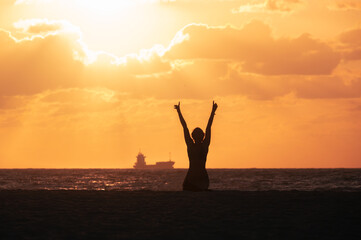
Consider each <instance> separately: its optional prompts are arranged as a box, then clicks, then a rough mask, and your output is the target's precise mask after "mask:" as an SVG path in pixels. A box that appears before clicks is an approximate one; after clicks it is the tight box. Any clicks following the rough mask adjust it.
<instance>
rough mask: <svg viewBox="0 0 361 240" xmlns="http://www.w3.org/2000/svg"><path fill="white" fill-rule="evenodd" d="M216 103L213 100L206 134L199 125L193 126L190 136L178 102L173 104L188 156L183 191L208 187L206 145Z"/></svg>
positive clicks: (200, 189) (202, 189) (209, 139)
mask: <svg viewBox="0 0 361 240" xmlns="http://www.w3.org/2000/svg"><path fill="white" fill-rule="evenodd" d="M217 107H218V105H217V103H214V101H213V107H212V112H211V116H210V117H209V120H208V124H207V128H206V135H205V136H204V132H203V131H202V129H200V128H199V127H197V128H195V129H194V130H193V132H192V138H193V139H192V138H191V136H190V135H189V130H188V127H187V124H186V121H185V120H184V118H183V116H182V113H181V110H180V102H179V103H178V105H174V108H175V109H177V112H178V116H179V119H180V122H181V123H182V126H183V131H184V139H185V141H186V144H187V152H188V158H189V169H188V172H187V176H186V178H185V179H184V182H183V190H185V191H206V190H208V187H209V178H208V174H207V171H206V161H207V154H208V147H209V144H210V143H211V127H212V123H213V118H214V115H215V112H216V110H217Z"/></svg>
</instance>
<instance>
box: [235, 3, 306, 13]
mask: <svg viewBox="0 0 361 240" xmlns="http://www.w3.org/2000/svg"><path fill="white" fill-rule="evenodd" d="M301 3H302V2H301V1H300V0H266V1H264V2H263V3H253V4H249V3H248V4H245V5H241V6H240V7H239V8H238V9H233V10H232V12H233V13H247V12H248V13H252V12H291V11H293V10H294V9H295V8H296V7H298V6H299V5H300V4H301Z"/></svg>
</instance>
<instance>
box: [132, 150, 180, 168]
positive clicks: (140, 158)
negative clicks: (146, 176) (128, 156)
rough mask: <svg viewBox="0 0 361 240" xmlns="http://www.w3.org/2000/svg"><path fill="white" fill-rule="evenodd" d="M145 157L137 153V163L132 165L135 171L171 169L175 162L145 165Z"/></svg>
mask: <svg viewBox="0 0 361 240" xmlns="http://www.w3.org/2000/svg"><path fill="white" fill-rule="evenodd" d="M145 158H146V156H145V155H144V154H143V153H141V152H139V153H138V155H137V161H136V162H135V164H134V166H133V167H134V168H135V169H173V165H174V163H175V162H173V161H171V160H170V159H169V161H165V162H156V163H155V164H150V165H147V163H146V161H145Z"/></svg>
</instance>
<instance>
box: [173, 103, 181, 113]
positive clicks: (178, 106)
mask: <svg viewBox="0 0 361 240" xmlns="http://www.w3.org/2000/svg"><path fill="white" fill-rule="evenodd" d="M174 109H176V110H177V111H180V102H178V105H174Z"/></svg>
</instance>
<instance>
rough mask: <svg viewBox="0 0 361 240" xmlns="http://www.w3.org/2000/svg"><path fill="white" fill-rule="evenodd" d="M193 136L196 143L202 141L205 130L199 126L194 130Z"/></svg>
mask: <svg viewBox="0 0 361 240" xmlns="http://www.w3.org/2000/svg"><path fill="white" fill-rule="evenodd" d="M192 138H193V140H194V142H195V143H201V142H202V141H203V138H204V132H203V130H202V129H200V128H199V127H197V128H195V129H194V130H193V132H192Z"/></svg>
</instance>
